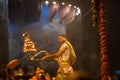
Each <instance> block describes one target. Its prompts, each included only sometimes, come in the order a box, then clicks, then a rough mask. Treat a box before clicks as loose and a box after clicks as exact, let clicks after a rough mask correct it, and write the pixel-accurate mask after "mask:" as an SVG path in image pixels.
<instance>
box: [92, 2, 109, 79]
mask: <svg viewBox="0 0 120 80" xmlns="http://www.w3.org/2000/svg"><path fill="white" fill-rule="evenodd" d="M91 3H92V10H91V11H92V22H93V27H94V28H97V29H98V32H99V36H100V63H101V67H100V70H101V80H109V78H110V77H109V67H108V65H109V64H108V50H107V33H106V20H105V18H104V16H105V10H104V1H103V0H91Z"/></svg>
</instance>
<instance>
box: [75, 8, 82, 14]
mask: <svg viewBox="0 0 120 80" xmlns="http://www.w3.org/2000/svg"><path fill="white" fill-rule="evenodd" d="M80 13H81V11H80V8H79V7H77V8H76V14H75V15H79V14H80Z"/></svg>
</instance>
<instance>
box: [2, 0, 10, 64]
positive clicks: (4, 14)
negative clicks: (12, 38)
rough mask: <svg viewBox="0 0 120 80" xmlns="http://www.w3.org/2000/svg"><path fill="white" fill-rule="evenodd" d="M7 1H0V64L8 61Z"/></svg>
mask: <svg viewBox="0 0 120 80" xmlns="http://www.w3.org/2000/svg"><path fill="white" fill-rule="evenodd" d="M7 7H8V0H0V64H5V63H7V61H8V29H7V19H8V17H7V15H8V14H7V12H8V8H7Z"/></svg>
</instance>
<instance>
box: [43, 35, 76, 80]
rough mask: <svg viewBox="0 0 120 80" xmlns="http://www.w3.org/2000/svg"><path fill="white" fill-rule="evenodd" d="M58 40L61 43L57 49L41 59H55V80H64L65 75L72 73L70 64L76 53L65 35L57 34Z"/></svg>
mask: <svg viewBox="0 0 120 80" xmlns="http://www.w3.org/2000/svg"><path fill="white" fill-rule="evenodd" d="M58 41H59V42H60V44H61V46H60V48H59V50H58V51H57V52H56V53H54V54H51V55H47V56H45V57H43V58H42V60H49V59H53V60H57V62H58V65H59V68H58V71H57V77H56V80H64V78H66V77H67V75H69V74H71V73H73V68H72V65H73V64H74V62H75V60H76V55H75V52H74V49H73V47H72V45H71V43H70V42H69V41H68V39H67V38H66V36H65V35H59V36H58Z"/></svg>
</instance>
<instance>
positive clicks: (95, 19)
mask: <svg viewBox="0 0 120 80" xmlns="http://www.w3.org/2000/svg"><path fill="white" fill-rule="evenodd" d="M97 1H98V0H91V5H92V7H91V13H92V26H93V27H94V28H97V27H98V26H97V25H98V2H97Z"/></svg>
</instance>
